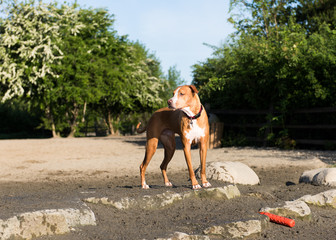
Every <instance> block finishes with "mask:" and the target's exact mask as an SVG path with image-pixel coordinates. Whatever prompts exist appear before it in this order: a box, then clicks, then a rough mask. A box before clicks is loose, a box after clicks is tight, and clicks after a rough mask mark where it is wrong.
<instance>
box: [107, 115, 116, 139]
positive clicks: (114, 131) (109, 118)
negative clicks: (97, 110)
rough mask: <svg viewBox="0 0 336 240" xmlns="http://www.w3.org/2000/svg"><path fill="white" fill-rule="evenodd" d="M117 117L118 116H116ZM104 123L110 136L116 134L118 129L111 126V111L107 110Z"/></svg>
mask: <svg viewBox="0 0 336 240" xmlns="http://www.w3.org/2000/svg"><path fill="white" fill-rule="evenodd" d="M117 119H119V117H118V118H117ZM106 124H107V127H108V130H109V133H110V136H113V135H117V134H118V130H116V129H114V127H113V117H112V113H111V111H109V110H108V111H107V116H106Z"/></svg>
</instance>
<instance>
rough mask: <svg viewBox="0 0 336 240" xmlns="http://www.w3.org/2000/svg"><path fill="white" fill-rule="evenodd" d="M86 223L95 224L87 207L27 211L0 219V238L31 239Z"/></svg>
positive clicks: (59, 232)
mask: <svg viewBox="0 0 336 240" xmlns="http://www.w3.org/2000/svg"><path fill="white" fill-rule="evenodd" d="M86 225H96V219H95V215H94V213H93V212H92V211H91V210H90V209H89V208H87V207H85V208H84V207H83V208H82V209H73V208H67V209H49V210H43V211H36V212H27V213H22V214H20V215H17V216H14V217H11V218H8V219H6V220H2V219H0V239H12V238H15V239H16V238H20V239H21V238H23V239H32V238H36V237H39V236H43V235H54V234H64V233H68V232H70V231H71V230H73V228H74V227H77V226H86Z"/></svg>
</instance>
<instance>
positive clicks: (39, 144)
mask: <svg viewBox="0 0 336 240" xmlns="http://www.w3.org/2000/svg"><path fill="white" fill-rule="evenodd" d="M178 140H179V139H177V141H178ZM145 144H146V141H145V136H144V135H141V136H130V137H111V138H73V139H42V140H41V139H38V140H0V152H1V155H0V164H1V169H0V181H41V180H51V179H54V178H57V177H61V178H64V177H67V176H68V177H70V178H73V177H75V176H76V177H88V176H91V175H94V177H97V178H105V176H125V175H132V176H134V175H138V173H139V165H140V164H141V162H142V160H143V157H144V152H145V150H144V149H145V148H144V146H145ZM178 145H179V144H178ZM163 152H164V150H163V148H162V147H161V146H159V148H158V150H157V152H156V154H155V155H154V157H153V159H152V161H151V163H150V165H149V167H148V170H147V172H148V173H149V174H150V173H153V172H158V171H159V166H160V164H161V161H162V159H163ZM198 154H199V153H198V150H197V149H193V150H192V160H193V167H194V168H197V167H198V166H199V156H198ZM333 156H336V154H335V153H333V152H318V151H316V152H314V151H278V150H274V149H253V148H220V149H213V150H209V151H208V155H207V162H212V161H240V162H243V163H245V164H247V165H249V166H254V167H263V168H270V167H278V166H283V165H286V166H305V167H306V168H310V167H311V168H315V167H323V166H325V163H324V162H328V161H330V162H332V161H333V160H336V159H334V158H333ZM321 160H323V161H324V162H322V161H321ZM185 169H186V163H185V160H184V154H183V151H182V150H181V147H179V146H178V147H177V150H176V152H175V155H174V158H173V160H172V161H171V163H170V164H169V171H171V172H177V171H180V170H185Z"/></svg>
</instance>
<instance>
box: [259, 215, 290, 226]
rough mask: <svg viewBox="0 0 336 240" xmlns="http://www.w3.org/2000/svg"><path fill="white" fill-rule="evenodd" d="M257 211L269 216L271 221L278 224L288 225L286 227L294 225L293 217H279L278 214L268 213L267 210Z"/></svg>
mask: <svg viewBox="0 0 336 240" xmlns="http://www.w3.org/2000/svg"><path fill="white" fill-rule="evenodd" d="M259 213H260V214H263V215H266V216H267V217H269V219H270V221H271V222H274V223H278V224H281V225H284V226H288V227H294V226H295V221H294V220H293V219H290V218H285V217H281V216H278V215H275V214H272V213H268V212H259Z"/></svg>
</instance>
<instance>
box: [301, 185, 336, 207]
mask: <svg viewBox="0 0 336 240" xmlns="http://www.w3.org/2000/svg"><path fill="white" fill-rule="evenodd" d="M299 200H301V201H304V202H305V203H307V204H312V205H317V206H321V207H324V206H330V207H333V208H336V189H331V190H328V191H325V192H322V193H319V194H316V195H313V196H312V195H305V196H303V197H301V198H299Z"/></svg>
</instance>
